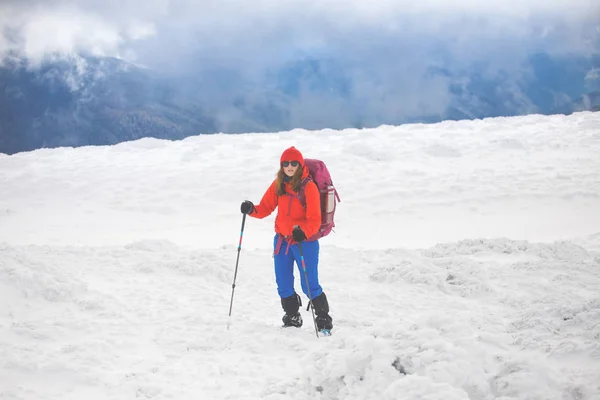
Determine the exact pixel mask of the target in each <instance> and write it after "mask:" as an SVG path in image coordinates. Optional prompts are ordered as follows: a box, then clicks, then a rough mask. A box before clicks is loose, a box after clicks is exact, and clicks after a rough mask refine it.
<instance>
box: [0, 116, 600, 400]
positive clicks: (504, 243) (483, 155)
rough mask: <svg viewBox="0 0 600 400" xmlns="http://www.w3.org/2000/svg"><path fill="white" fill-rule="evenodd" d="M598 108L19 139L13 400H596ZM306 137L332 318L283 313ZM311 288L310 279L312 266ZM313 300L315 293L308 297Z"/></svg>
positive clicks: (6, 302)
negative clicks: (281, 212) (114, 137)
mask: <svg viewBox="0 0 600 400" xmlns="http://www.w3.org/2000/svg"><path fill="white" fill-rule="evenodd" d="M599 127H600V113H590V112H585V113H576V114H573V115H570V116H541V115H531V116H524V117H514V118H494V119H484V120H477V121H446V122H442V123H439V124H407V125H403V126H387V127H380V128H377V129H366V130H356V129H348V130H344V131H335V130H323V131H319V132H310V131H304V130H294V131H290V132H282V133H279V134H258V133H257V134H241V135H199V136H195V137H189V138H186V139H184V140H181V141H168V140H157V139H149V138H146V139H140V140H137V141H131V142H126V143H120V144H118V145H113V146H86V147H80V148H68V147H66V148H57V149H42V150H35V151H31V152H26V153H19V154H15V155H11V156H7V155H3V154H0V187H2V189H3V191H2V196H0V304H2V307H0V360H2V362H0V398H7V399H15V400H24V399H27V400H33V399H42V398H43V399H46V400H59V399H60V400H75V399H83V398H85V399H89V400H100V399H102V400H106V399H119V400H129V399H132V400H133V399H136V400H138V399H153V400H163V399H164V400H166V399H174V398H176V399H180V400H188V399H189V400H192V399H198V398H207V399H253V400H254V399H267V400H283V399H290V398H292V399H298V400H305V399H306V400H309V399H310V400H312V399H318V400H330V399H332V400H333V399H368V400H370V399H374V400H375V399H376V400H382V399H383V400H392V399H398V398H402V399H406V400H442V399H443V400H490V399H500V398H501V399H511V400H565V399H577V400H597V399H599V398H600V341H599V340H598V337H599V335H600V312H599V310H600V296H599V294H598V287H599V285H600V275H599V274H598V269H599V268H600V214H599V213H598V210H599V209H600V181H599V180H598V171H599V170H600V158H599V157H598V154H599V153H600V129H599ZM290 145H295V146H296V147H297V148H298V149H299V150H300V151H302V153H303V155H304V157H305V158H319V159H322V160H324V161H325V162H326V164H327V166H328V169H329V171H330V173H331V176H332V179H333V183H334V185H335V186H336V189H337V190H338V192H339V195H340V198H341V202H339V203H338V204H337V211H336V214H335V216H336V217H335V218H336V219H335V222H336V228H335V231H334V232H333V233H331V234H330V235H329V236H327V237H325V238H323V239H321V240H320V257H319V259H320V261H319V262H320V264H319V272H320V283H321V285H322V286H323V288H324V290H325V292H326V293H327V297H328V300H329V304H330V313H331V316H332V318H333V320H334V328H333V331H332V333H333V335H332V336H331V337H318V338H317V337H316V335H315V331H314V330H313V325H311V323H312V321H311V313H310V312H307V311H306V308H305V307H303V308H302V311H301V312H302V316H303V318H304V322H305V323H304V325H303V326H302V328H301V329H295V328H292V329H282V328H281V317H282V315H283V313H282V310H281V305H280V301H279V297H278V296H277V290H276V286H275V282H274V275H273V266H272V262H273V259H272V243H273V234H274V232H273V222H274V217H275V215H271V216H270V217H268V218H266V219H263V220H257V219H252V218H248V219H246V220H245V225H244V229H243V232H242V233H243V236H242V242H241V247H240V248H239V249H240V253H239V255H240V257H239V264H238V267H239V268H238V273H237V277H236V280H235V283H236V288H235V292H233V295H234V297H233V298H234V301H233V309H232V314H231V316H229V315H228V310H229V304H230V300H231V296H232V282H234V270H235V267H236V256H237V254H238V243H239V240H240V224H241V223H242V215H241V213H240V208H239V206H240V203H241V202H242V201H243V200H245V199H250V200H252V201H254V202H258V201H259V199H260V197H261V196H262V195H263V193H264V192H265V191H266V189H267V188H268V186H269V184H270V183H271V182H272V180H273V179H274V178H275V173H276V171H277V169H278V165H279V157H280V154H281V153H282V151H283V150H284V149H286V148H287V147H289V146H290ZM295 287H296V290H297V291H298V292H300V289H299V287H300V285H299V276H298V274H296V281H295ZM302 300H303V304H305V305H306V297H303V298H302Z"/></svg>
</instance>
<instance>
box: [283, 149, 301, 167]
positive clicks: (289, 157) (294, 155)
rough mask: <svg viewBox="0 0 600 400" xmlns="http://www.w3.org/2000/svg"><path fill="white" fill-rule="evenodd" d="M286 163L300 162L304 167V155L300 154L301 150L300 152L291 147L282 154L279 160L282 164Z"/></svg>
mask: <svg viewBox="0 0 600 400" xmlns="http://www.w3.org/2000/svg"><path fill="white" fill-rule="evenodd" d="M284 161H300V164H302V165H304V157H302V153H300V150H298V149H297V148H295V147H294V146H292V147H290V148H289V149H286V150H285V151H284V152H283V153H282V154H281V159H280V160H279V162H280V163H282V162H284Z"/></svg>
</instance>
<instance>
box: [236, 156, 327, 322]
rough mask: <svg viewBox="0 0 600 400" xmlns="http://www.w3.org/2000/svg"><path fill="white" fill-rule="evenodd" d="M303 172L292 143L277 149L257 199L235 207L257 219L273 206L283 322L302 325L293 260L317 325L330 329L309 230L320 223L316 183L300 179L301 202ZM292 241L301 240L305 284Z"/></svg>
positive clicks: (315, 242)
mask: <svg viewBox="0 0 600 400" xmlns="http://www.w3.org/2000/svg"><path fill="white" fill-rule="evenodd" d="M308 175H309V171H308V168H307V167H306V166H305V165H304V157H303V156H302V153H300V151H298V150H297V149H296V148H295V147H293V146H292V147H290V148H288V149H286V150H285V151H284V152H283V153H282V154H281V159H280V168H279V172H278V173H277V178H276V179H275V180H274V181H273V183H272V184H271V185H270V186H269V188H268V189H267V191H266V192H265V194H264V196H263V197H262V199H261V201H260V204H258V205H257V206H254V204H252V202H251V201H248V200H246V201H244V202H243V203H242V205H241V208H240V209H241V212H242V213H244V214H248V215H249V216H251V217H254V218H259V219H262V218H265V217H267V216H269V215H271V213H272V212H273V211H274V210H275V208H276V207H277V216H276V218H275V233H276V234H275V238H274V241H273V247H274V262H275V278H276V281H277V291H278V293H279V297H280V298H281V306H282V307H283V311H285V315H284V316H283V325H284V326H295V327H301V326H302V316H301V315H300V313H299V312H298V310H299V309H300V307H301V306H302V302H301V300H300V296H298V294H297V293H296V291H295V290H294V261H295V262H296V265H297V266H298V270H299V272H300V276H299V279H300V283H301V286H302V291H303V292H304V294H305V295H306V296H307V297H308V298H309V299H310V298H311V296H312V305H313V308H314V310H315V314H316V322H317V328H318V329H319V330H320V331H322V330H331V329H332V328H333V323H332V322H333V321H332V318H331V316H329V303H328V302H327V297H326V296H325V293H324V292H323V288H322V287H321V285H320V284H319V273H318V264H319V241H318V240H311V236H312V235H313V234H315V233H316V232H317V231H318V230H319V227H320V226H321V206H320V195H319V189H318V188H317V185H316V184H315V183H314V182H313V181H312V180H309V181H308V182H306V184H305V187H304V196H305V202H306V207H303V206H302V203H301V202H300V199H299V195H298V193H299V190H300V187H301V185H302V184H303V180H304V179H305V178H307V177H308ZM298 243H302V253H303V256H304V264H305V266H306V274H307V276H308V286H309V288H307V287H306V278H305V277H304V276H303V274H304V272H303V270H302V261H301V259H300V249H299V247H298ZM308 289H310V295H309V290H308Z"/></svg>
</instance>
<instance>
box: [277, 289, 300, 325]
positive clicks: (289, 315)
mask: <svg viewBox="0 0 600 400" xmlns="http://www.w3.org/2000/svg"><path fill="white" fill-rule="evenodd" d="M301 305H302V301H301V300H300V296H298V294H297V293H294V294H293V295H291V296H290V297H286V298H284V299H281V307H283V311H285V315H284V316H283V318H282V321H283V326H295V327H296V328H300V327H301V326H302V316H301V315H300V313H299V312H298V310H299V309H300V306H301Z"/></svg>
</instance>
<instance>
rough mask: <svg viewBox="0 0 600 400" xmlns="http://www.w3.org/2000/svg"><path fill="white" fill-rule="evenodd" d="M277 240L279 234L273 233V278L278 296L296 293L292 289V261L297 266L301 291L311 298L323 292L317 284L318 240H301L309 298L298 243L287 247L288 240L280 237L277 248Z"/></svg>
mask: <svg viewBox="0 0 600 400" xmlns="http://www.w3.org/2000/svg"><path fill="white" fill-rule="evenodd" d="M278 240H279V235H275V240H274V242H273V248H274V249H275V251H274V254H273V258H274V263H275V280H276V282H277V292H278V293H279V296H280V297H281V298H282V299H283V298H286V297H290V296H293V295H294V293H296V291H295V290H294V262H296V265H297V267H298V272H299V276H298V279H300V284H301V286H302V291H303V292H304V294H305V295H306V297H308V298H310V299H311V300H312V299H314V298H315V297H318V296H320V295H321V293H323V289H322V288H321V285H320V284H319V270H318V267H319V241H318V240H314V241H311V242H302V253H303V256H304V264H305V265H306V274H307V275H308V285H309V287H310V294H311V296H312V298H311V297H310V296H309V295H308V289H307V288H306V278H305V277H304V270H303V269H302V261H301V259H300V249H299V247H298V244H293V245H290V246H289V248H288V242H287V241H286V240H285V239H282V240H283V241H282V243H281V246H279V249H277V247H278V246H277V242H278ZM277 250H279V252H277ZM286 253H287V254H286Z"/></svg>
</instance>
